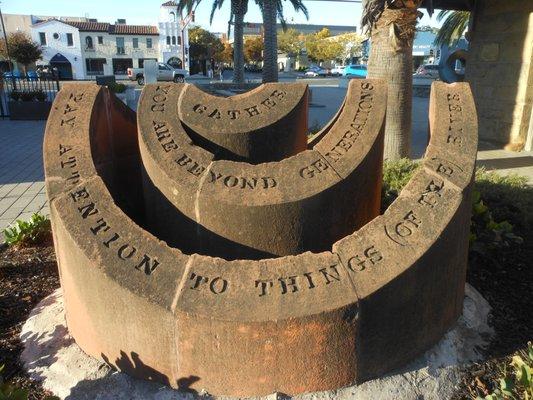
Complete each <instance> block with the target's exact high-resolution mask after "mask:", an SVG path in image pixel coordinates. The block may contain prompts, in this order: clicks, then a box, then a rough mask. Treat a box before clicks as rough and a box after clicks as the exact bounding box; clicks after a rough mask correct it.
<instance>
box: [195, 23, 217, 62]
mask: <svg viewBox="0 0 533 400" xmlns="http://www.w3.org/2000/svg"><path fill="white" fill-rule="evenodd" d="M222 51H224V45H223V44H222V42H221V41H220V39H219V38H217V37H216V36H215V35H213V34H212V33H211V32H208V31H206V30H205V29H203V28H200V27H199V26H193V27H192V28H190V29H189V55H190V57H191V59H194V60H207V59H209V58H211V57H214V56H215V54H217V53H221V52H222Z"/></svg>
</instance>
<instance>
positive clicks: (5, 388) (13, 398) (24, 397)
mask: <svg viewBox="0 0 533 400" xmlns="http://www.w3.org/2000/svg"><path fill="white" fill-rule="evenodd" d="M3 370H4V366H3V365H0V400H28V396H29V391H28V389H21V388H18V387H16V386H14V385H11V384H9V383H6V382H4V379H3V378H2V371H3ZM43 400H59V397H56V396H46V397H45V398H44V399H43Z"/></svg>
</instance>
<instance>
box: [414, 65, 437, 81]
mask: <svg viewBox="0 0 533 400" xmlns="http://www.w3.org/2000/svg"><path fill="white" fill-rule="evenodd" d="M415 75H416V76H424V77H426V78H432V79H438V78H439V66H438V65H436V64H424V65H421V66H420V67H418V69H417V70H416V72H415Z"/></svg>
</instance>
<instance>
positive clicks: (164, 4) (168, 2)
mask: <svg viewBox="0 0 533 400" xmlns="http://www.w3.org/2000/svg"><path fill="white" fill-rule="evenodd" d="M161 5H162V6H174V7H177V6H178V3H176V2H175V1H167V2H166V3H163V4H161Z"/></svg>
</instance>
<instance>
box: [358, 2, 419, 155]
mask: <svg viewBox="0 0 533 400" xmlns="http://www.w3.org/2000/svg"><path fill="white" fill-rule="evenodd" d="M421 2H422V1H421V0H363V15H362V19H361V24H362V26H364V27H366V29H367V31H369V32H370V34H371V43H372V49H371V53H370V57H369V60H368V77H369V78H378V79H383V80H384V81H385V82H387V84H388V101H387V117H386V122H385V148H384V158H385V159H390V160H397V159H399V158H404V157H409V155H410V147H411V110H412V106H413V98H412V94H413V77H412V74H413V39H414V35H415V31H416V22H417V19H418V17H419V16H420V15H421V13H420V12H419V11H418V7H419V6H420V4H421Z"/></svg>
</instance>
